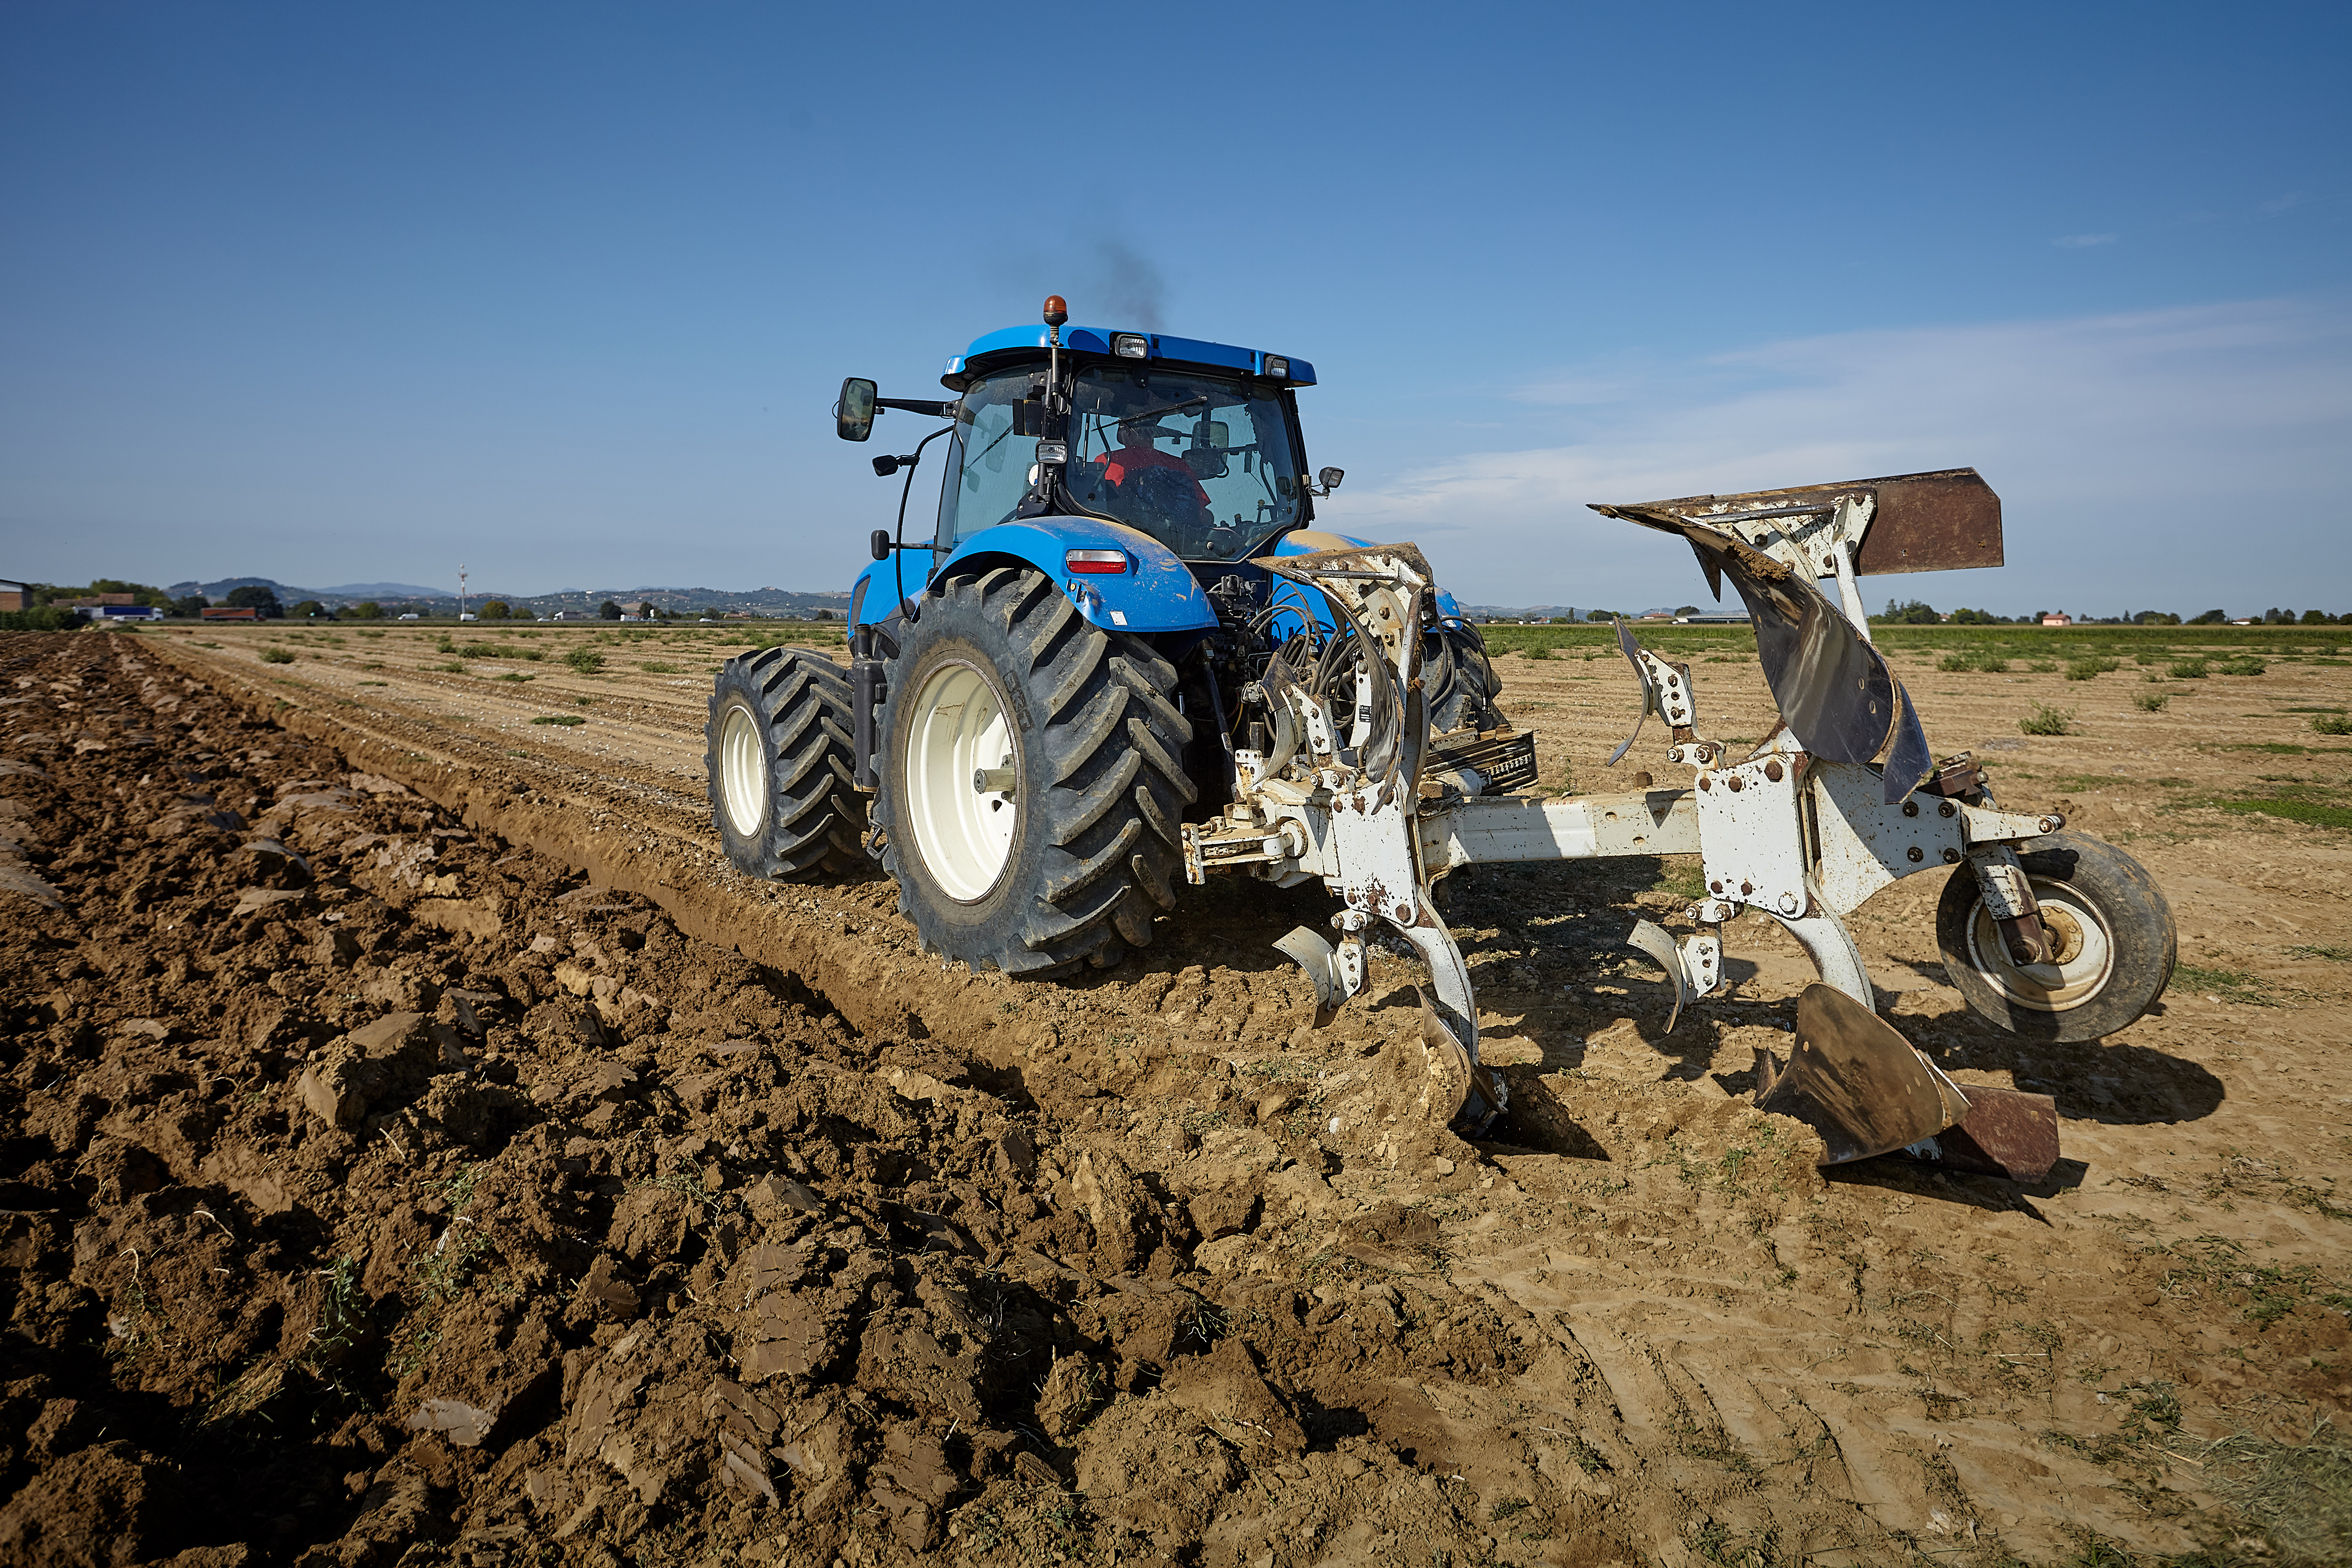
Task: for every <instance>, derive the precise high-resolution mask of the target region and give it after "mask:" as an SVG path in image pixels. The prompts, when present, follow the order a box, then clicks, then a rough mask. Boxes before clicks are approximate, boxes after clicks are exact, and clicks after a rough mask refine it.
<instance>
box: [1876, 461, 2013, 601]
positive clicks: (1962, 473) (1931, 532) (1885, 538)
mask: <svg viewBox="0 0 2352 1568" xmlns="http://www.w3.org/2000/svg"><path fill="white" fill-rule="evenodd" d="M1868 483H1869V484H1870V485H1871V486H1872V487H1873V488H1874V489H1876V490H1877V491H1878V512H1877V515H1876V516H1874V517H1873V518H1872V519H1871V522H1870V531H1869V532H1867V533H1865V534H1864V535H1863V536H1862V548H1861V549H1860V550H1859V551H1857V552H1855V555H1854V563H1853V570H1854V574H1855V575H1857V576H1863V577H1866V576H1868V575H1870V574H1872V573H1874V572H1951V571H1956V570H1958V569H1960V568H1962V567H1968V566H1998V565H2000V563H2001V560H2002V554H2001V539H2000V497H1999V496H1998V495H1996V494H1994V493H1993V489H1992V487H1991V486H1990V485H1989V484H1987V483H1985V482H1984V479H1983V477H1982V476H1981V475H1979V473H1978V472H1977V471H1976V470H1975V469H1974V468H1947V469H1945V470H1943V471H1942V472H1940V473H1933V474H1903V475H1899V476H1897V477H1895V478H1893V479H1872V480H1869V481H1868Z"/></svg>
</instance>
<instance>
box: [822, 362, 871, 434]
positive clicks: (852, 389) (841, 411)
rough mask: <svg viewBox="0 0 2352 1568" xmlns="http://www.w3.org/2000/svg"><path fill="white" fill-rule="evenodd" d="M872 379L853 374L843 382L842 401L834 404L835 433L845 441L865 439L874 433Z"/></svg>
mask: <svg viewBox="0 0 2352 1568" xmlns="http://www.w3.org/2000/svg"><path fill="white" fill-rule="evenodd" d="M876 390H877V389H876V387H875V385H874V384H873V383H872V382H870V381H866V380H862V379H860V378H859V377H857V376H854V375H853V376H851V377H850V378H849V379H848V380H847V381H845V382H843V383H842V384H841V401H840V402H838V403H836V404H835V405H833V433H834V434H835V435H836V436H838V437H841V438H842V439H843V440H845V441H863V440H865V439H866V437H869V436H871V435H873V434H874V397H875V393H876Z"/></svg>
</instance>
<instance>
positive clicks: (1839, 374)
mask: <svg viewBox="0 0 2352 1568" xmlns="http://www.w3.org/2000/svg"><path fill="white" fill-rule="evenodd" d="M1556 379H1557V380H1558V381H1560V382H1566V383H1570V384H1573V383H1575V382H1576V381H1578V380H1579V379H1580V376H1579V374H1578V372H1577V371H1575V370H1574V369H1572V368H1571V369H1567V370H1564V371H1563V372H1562V373H1561V374H1560V375H1559V377H1558V378H1556ZM1579 417H1580V433H1579V437H1578V438H1577V439H1576V440H1575V441H1573V442H1570V443H1567V444H1563V445H1559V446H1554V447H1540V448H1536V449H1532V450H1520V451H1494V452H1479V453H1472V454H1466V455H1463V456H1459V457H1454V458H1448V459H1446V460H1444V461H1443V462H1437V463H1431V464H1427V465H1424V466H1423V467H1422V468H1417V469H1413V470H1411V471H1409V472H1406V473H1403V474H1402V475H1399V476H1398V477H1396V478H1395V479H1389V480H1386V481H1384V482H1383V481H1374V482H1372V483H1369V484H1363V485H1361V486H1360V488H1358V489H1351V490H1349V491H1346V492H1342V493H1341V494H1340V495H1339V496H1335V497H1334V498H1333V499H1332V500H1330V501H1328V502H1326V503H1324V505H1323V507H1322V508H1321V509H1319V510H1322V511H1323V513H1324V515H1325V517H1326V519H1327V521H1328V524H1329V525H1330V526H1333V527H1336V528H1339V529H1341V530H1343V531H1347V532H1349V533H1354V534H1360V535H1363V534H1369V535H1370V536H1372V537H1377V538H1386V539H1405V538H1411V537H1412V535H1413V534H1414V533H1416V532H1423V531H1432V528H1433V525H1437V524H1444V525H1446V526H1448V527H1449V528H1461V529H1465V530H1467V531H1472V532H1474V533H1475V534H1476V535H1477V536H1478V539H1479V543H1480V548H1479V549H1478V550H1477V551H1476V552H1474V553H1471V554H1468V555H1466V556H1465V557H1463V558H1461V559H1459V560H1448V561H1443V562H1441V563H1439V565H1440V571H1441V572H1442V573H1443V574H1444V577H1445V578H1446V581H1447V585H1448V586H1449V587H1451V588H1453V589H1454V592H1455V593H1457V594H1458V595H1463V596H1464V597H1465V598H1468V599H1470V600H1473V601H1475V602H1480V603H1509V604H1533V603H1557V604H1571V603H1572V604H1586V603H1632V602H1633V601H1635V600H1639V601H1640V602H1642V603H1644V604H1647V603H1650V602H1652V601H1654V600H1655V599H1657V598H1659V597H1660V596H1661V595H1671V594H1674V593H1675V592H1678V591H1682V590H1681V589H1680V588H1679V584H1681V583H1682V582H1683V581H1684V577H1685V574H1687V573H1688V571H1689V563H1688V562H1687V561H1686V560H1680V559H1677V557H1676V555H1675V552H1673V551H1672V550H1669V549H1667V548H1665V547H1664V544H1663V543H1662V542H1660V541H1659V540H1657V539H1656V538H1654V536H1649V535H1645V534H1643V533H1642V532H1641V531H1637V530H1634V529H1631V528H1629V527H1628V526H1627V525H1625V524H1623V523H1620V522H1616V521H1611V520H1607V519H1603V518H1601V517H1599V516H1597V515H1596V514H1594V513H1592V512H1591V511H1588V510H1585V503H1587V502H1590V501H1619V502H1622V501H1633V500H1655V499H1658V498H1661V497H1666V496H1680V495H1691V494H1696V493H1701V492H1706V491H1733V490H1748V489H1769V488H1772V487H1777V486H1782V485H1795V484H1809V483H1814V482H1822V481H1829V480H1835V479H1857V478H1862V477H1865V476H1868V475H1872V474H1891V473H1906V472H1914V471H1918V470H1922V469H1929V468H1954V467H1958V466H1962V465H1970V466H1973V467H1975V468H1979V469H1980V470H1981V471H1982V472H1983V473H1984V474H1985V476H1986V478H1987V479H1989V480H1990V481H1991V483H1992V484H1993V486H1994V488H1995V489H1998V490H1999V491H2000V494H2001V496H2002V499H2003V500H2004V503H2005V510H2006V524H2007V533H2008V558H2009V560H2010V562H2011V565H2009V566H2008V567H2006V568H2003V569H2000V570H1998V571H1992V572H1970V573H1967V574H1959V575H1957V576H1956V575H1952V574H1938V575H1937V576H1935V577H1922V578H1919V579H1916V580H1906V584H1903V585H1902V587H1901V588H1898V591H1904V590H1905V589H1916V590H1918V591H1920V592H1922V593H1923V595H1926V596H1928V597H1929V598H1930V600H1931V602H1945V601H1951V602H1961V603H1968V604H1988V605H1991V606H1992V607H1997V608H1998V607H2001V606H2003V605H2008V606H2009V608H2010V610H2011V613H2016V612H2017V611H2018V610H2021V609H2023V608H2030V607H2031V605H2027V604H2026V603H2025V601H2027V600H2036V601H2037V602H2038V601H2041V600H2052V598H2053V595H2056V596H2057V597H2058V598H2063V599H2064V600H2065V601H2066V602H2067V603H2069V604H2074V603H2076V602H2078V601H2080V602H2086V603H2093V604H2105V603H2107V602H2109V601H2112V602H2113V603H2114V604H2116V605H2120V604H2122V603H2123V602H2124V601H2125V600H2126V599H2129V600H2131V601H2132V602H2133V603H2134V605H2135V606H2136V607H2147V605H2156V606H2158V607H2171V608H2181V607H2183V606H2186V605H2187V602H2188V600H2189V598H2191V597H2195V598H2197V599H2199V601H2200V603H2199V604H2198V605H2195V606H2193V607H2194V608H2197V609H2202V608H2205V607H2207V604H2208V603H2209V602H2211V601H2214V600H2215V599H2216V598H2217V596H2218V597H2219V598H2220V599H2222V600H2227V601H2228V602H2230V603H2231V604H2232V605H2236V604H2244V603H2252V601H2253V600H2255V599H2262V601H2263V603H2264V604H2270V603H2281V604H2283V603H2284V602H2285V599H2284V598H2282V597H2281V596H2280V595H2287V596H2289V597H2294V596H2295V595H2296V592H2297V590H2300V591H2301V597H2300V598H2298V599H2297V602H2298V603H2301V602H2302V601H2303V599H2306V598H2307V599H2310V600H2311V601H2312V602H2313V603H2321V602H2325V603H2326V605H2327V606H2328V607H2329V608H2331V609H2352V552H2346V551H2345V550H2344V549H2343V548H2342V546H2341V542H2340V538H2339V537H2338V531H2339V529H2340V526H2341V521H2342V506H2341V504H2340V500H2339V498H2340V496H2341V494H2342V492H2343V481H2344V478H2345V463H2344V458H2343V456H2342V454H2343V453H2344V452H2345V451H2347V450H2352V311H2347V310H2346V309H2345V307H2344V305H2343V303H2342V302H2340V301H2312V300H2273V301H2257V302H2252V303H2240V304H2227V305H2213V306H2201V307H2194V308H2189V309H2181V310H2162V311H2149V312H2141V313H2137V314H2132V315H2120V316H2097V317H2084V318H2077V319H2073V320H2062V321H2019V322H1996V323H1990V324H1986V325H1981V326H1974V327H1947V328H1922V329H1916V330H1909V331H1868V332H1846V333H1837V334H1832V335H1829V336H1823V337H1814V338H1805V339H1798V340H1792V341H1789V342H1776V343H1769V344H1764V345H1759V346H1758V347H1754V348H1748V349H1742V350H1738V351H1736V352H1732V353H1723V354H1717V355H1714V356H1709V357H1707V358H1706V359H1703V360H1699V361H1696V362H1692V363H1684V364H1680V365H1668V366H1662V367H1660V369H1659V371H1658V373H1657V374H1655V375H1654V376H1652V377H1650V378H1649V379H1648V380H1647V382H1646V384H1641V385H1637V386H1633V387H1631V388H1629V390H1628V392H1627V394H1626V395H1625V397H1624V398H1623V399H1622V401H1619V402H1617V403H1614V404H1612V405H1609V406H1608V407H1607V408H1605V409H1601V410H1597V411H1591V410H1588V411H1580V416H1579ZM1456 553H1457V552H1456V551H1448V552H1446V554H1447V555H1449V556H1453V555H1454V554H1456ZM1894 583H1895V580H1893V579H1890V580H1889V584H1888V585H1893V584H1894ZM1882 586H1884V585H1882ZM2264 595H2268V596H2267V597H2264ZM1683 596H1684V597H1685V598H1688V597H1689V595H1688V594H1687V592H1686V591H1685V592H1684V594H1683ZM2011 600H2015V601H2016V603H2015V604H2014V605H2010V601H2011ZM2176 600H2177V601H2179V603H2178V604H2175V603H2174V601H2176ZM2337 601H2344V603H2340V604H2339V603H2338V602H2337ZM2053 602H2054V601H2053Z"/></svg>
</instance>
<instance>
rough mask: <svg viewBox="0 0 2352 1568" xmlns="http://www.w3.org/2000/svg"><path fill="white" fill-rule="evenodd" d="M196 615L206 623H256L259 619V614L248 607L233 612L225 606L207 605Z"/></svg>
mask: <svg viewBox="0 0 2352 1568" xmlns="http://www.w3.org/2000/svg"><path fill="white" fill-rule="evenodd" d="M197 614H198V616H201V617H202V618H203V619H205V620H207V621H257V620H259V619H260V618H261V612H260V611H259V610H257V609H255V608H253V607H252V606H251V605H247V606H245V607H244V608H242V609H235V610H233V609H231V608H229V607H228V606H227V605H205V607H204V608H203V609H202V610H199V611H198V612H197Z"/></svg>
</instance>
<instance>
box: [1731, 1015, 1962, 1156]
mask: <svg viewBox="0 0 2352 1568" xmlns="http://www.w3.org/2000/svg"><path fill="white" fill-rule="evenodd" d="M1939 1079H1942V1075H1941V1074H1940V1073H1937V1071H1936V1070H1935V1069H1934V1068H1932V1067H1930V1066H1928V1064H1927V1059H1926V1058H1923V1057H1921V1056H1920V1055H1919V1053H1918V1052H1917V1051H1916V1050H1914V1049H1912V1048H1911V1042H1910V1041H1908V1040H1906V1039H1905V1038H1904V1037H1902V1036H1901V1035H1899V1034H1897V1033H1895V1027H1894V1026H1892V1025H1891V1024H1889V1023H1887V1022H1886V1020H1885V1019H1884V1018H1881V1017H1880V1016H1878V1015H1877V1014H1875V1013H1874V1012H1872V1011H1871V1010H1870V1009H1869V1008H1867V1007H1865V1006H1864V1005H1862V1004H1861V1003H1859V1002H1857V1001H1855V1000H1854V999H1853V997H1851V996H1848V995H1847V994H1845V993H1844V992H1843V991H1840V990H1838V989H1837V988H1836V987H1835V986H1832V985H1825V984H1822V983H1821V982H1819V981H1815V982H1814V983H1813V984H1811V985H1808V986H1806V987H1805V991H1804V994H1803V995H1801V996H1800V997H1798V998H1797V1042H1796V1045H1795V1046H1794V1047H1792V1048H1791V1049H1790V1052H1789V1065H1788V1066H1787V1067H1786V1068H1783V1069H1782V1070H1781V1071H1780V1073H1779V1074H1778V1075H1777V1076H1775V1078H1774V1079H1773V1080H1772V1083H1771V1087H1770V1089H1769V1090H1767V1091H1765V1092H1763V1093H1761V1094H1759V1095H1758V1097H1757V1099H1756V1109H1757V1110H1764V1111H1770V1112H1772V1113H1773V1114H1775V1115H1780V1116H1793V1117H1795V1118H1796V1119H1797V1120H1798V1121H1801V1122H1803V1123H1804V1124H1805V1125H1806V1126H1808V1127H1810V1128H1811V1129H1812V1130H1813V1131H1816V1132H1818V1133H1820V1134H1821V1135H1822V1161H1821V1163H1822V1164H1824V1165H1843V1164H1844V1163H1847V1162H1849V1161H1853V1160H1866V1159H1868V1158H1870V1156H1872V1155H1873V1154H1885V1153H1888V1152H1892V1151H1894V1150H1896V1149H1901V1148H1904V1147H1905V1146H1906V1145H1908V1144H1913V1143H1916V1142H1919V1141H1920V1140H1922V1139H1924V1138H1932V1137H1934V1136H1935V1135H1936V1134H1937V1133H1938V1132H1941V1131H1943V1130H1944V1129H1945V1128H1946V1127H1948V1126H1949V1125H1951V1121H1952V1116H1951V1112H1952V1111H1954V1110H1958V1109H1959V1108H1958V1106H1953V1105H1951V1104H1949V1103H1948V1100H1947V1097H1946V1093H1945V1089H1944V1082H1948V1080H1944V1081H1943V1082H1939V1081H1938V1080H1939Z"/></svg>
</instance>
